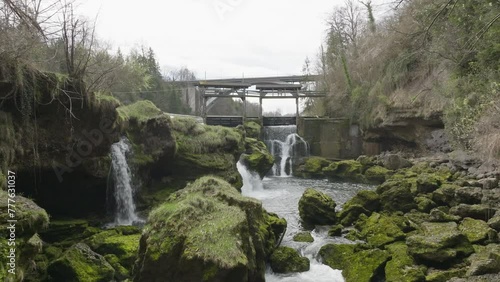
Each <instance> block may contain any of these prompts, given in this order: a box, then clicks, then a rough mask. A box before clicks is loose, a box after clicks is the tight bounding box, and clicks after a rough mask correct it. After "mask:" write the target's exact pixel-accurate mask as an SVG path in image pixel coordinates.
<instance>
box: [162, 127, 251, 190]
mask: <svg viewBox="0 0 500 282" xmlns="http://www.w3.org/2000/svg"><path fill="white" fill-rule="evenodd" d="M172 127H173V135H174V137H175V141H176V144H177V151H176V155H175V158H174V159H173V160H171V159H170V160H169V163H168V164H167V165H166V166H165V169H166V171H167V174H166V175H172V176H175V177H177V178H182V179H185V180H188V181H189V180H193V181H194V180H196V179H197V178H199V177H201V176H204V175H207V174H211V175H216V176H218V177H221V178H223V179H224V180H226V181H227V182H229V183H230V184H232V185H234V186H235V187H237V188H239V187H241V186H242V179H241V175H240V174H239V173H238V170H237V169H236V163H237V161H238V159H239V157H240V155H241V154H242V153H243V152H244V151H245V141H244V132H243V129H241V128H228V127H222V126H209V125H204V124H200V123H198V122H197V121H196V120H195V119H192V118H180V117H176V118H175V119H173V120H172Z"/></svg>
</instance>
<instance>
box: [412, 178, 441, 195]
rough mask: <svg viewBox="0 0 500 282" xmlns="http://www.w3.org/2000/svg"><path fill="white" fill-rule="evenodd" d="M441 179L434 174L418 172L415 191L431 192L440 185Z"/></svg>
mask: <svg viewBox="0 0 500 282" xmlns="http://www.w3.org/2000/svg"><path fill="white" fill-rule="evenodd" d="M441 181H442V180H441V178H439V177H438V176H436V175H434V174H429V173H423V174H420V175H418V177H417V192H418V193H432V192H434V191H435V190H436V189H438V188H439V187H440V186H441Z"/></svg>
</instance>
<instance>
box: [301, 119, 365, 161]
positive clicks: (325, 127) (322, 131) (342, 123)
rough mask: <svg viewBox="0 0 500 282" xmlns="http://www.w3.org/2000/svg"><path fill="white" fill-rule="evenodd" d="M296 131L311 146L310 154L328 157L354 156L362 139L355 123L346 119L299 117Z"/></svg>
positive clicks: (358, 153) (357, 152) (358, 152)
mask: <svg viewBox="0 0 500 282" xmlns="http://www.w3.org/2000/svg"><path fill="white" fill-rule="evenodd" d="M297 132H298V134H299V135H300V136H302V137H303V138H304V139H305V140H306V141H307V142H308V143H309V144H310V146H311V155H315V156H321V157H324V158H328V159H346V158H356V157H358V156H359V155H361V154H362V151H363V150H362V147H363V141H362V138H361V134H360V132H359V128H358V126H357V125H351V124H350V123H349V120H348V119H333V118H300V119H299V124H298V126H297Z"/></svg>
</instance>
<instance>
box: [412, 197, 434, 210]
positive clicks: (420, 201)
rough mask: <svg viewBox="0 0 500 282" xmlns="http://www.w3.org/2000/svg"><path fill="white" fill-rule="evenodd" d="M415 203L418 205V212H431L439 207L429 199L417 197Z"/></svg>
mask: <svg viewBox="0 0 500 282" xmlns="http://www.w3.org/2000/svg"><path fill="white" fill-rule="evenodd" d="M415 203H417V210H418V211H421V212H430V211H431V210H432V209H433V208H435V207H436V206H437V205H436V203H434V201H432V200H431V199H429V198H428V197H415Z"/></svg>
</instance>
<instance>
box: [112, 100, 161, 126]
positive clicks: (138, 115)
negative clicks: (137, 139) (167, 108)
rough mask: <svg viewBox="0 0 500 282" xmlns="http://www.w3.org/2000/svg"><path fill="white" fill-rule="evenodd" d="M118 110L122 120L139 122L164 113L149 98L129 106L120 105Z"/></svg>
mask: <svg viewBox="0 0 500 282" xmlns="http://www.w3.org/2000/svg"><path fill="white" fill-rule="evenodd" d="M116 111H117V112H118V118H119V119H120V120H121V121H122V122H126V121H130V120H134V121H136V122H139V123H140V122H145V121H147V120H148V119H150V118H154V117H157V116H159V115H161V114H162V113H163V112H162V111H161V110H160V109H158V107H156V106H155V104H153V102H151V101H149V100H140V101H137V102H135V103H133V104H130V105H127V106H121V107H118V108H117V109H116Z"/></svg>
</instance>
